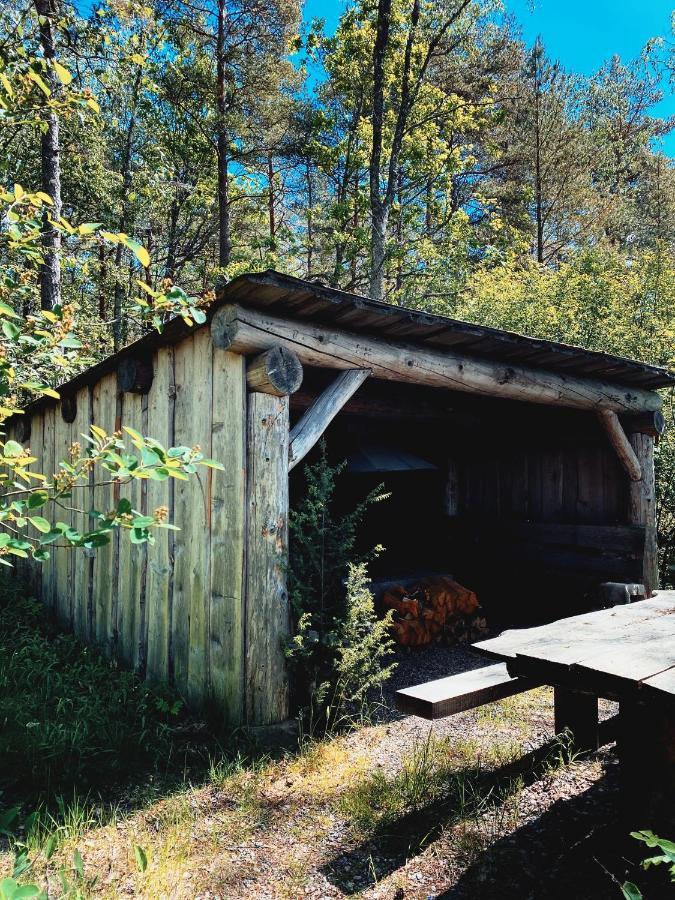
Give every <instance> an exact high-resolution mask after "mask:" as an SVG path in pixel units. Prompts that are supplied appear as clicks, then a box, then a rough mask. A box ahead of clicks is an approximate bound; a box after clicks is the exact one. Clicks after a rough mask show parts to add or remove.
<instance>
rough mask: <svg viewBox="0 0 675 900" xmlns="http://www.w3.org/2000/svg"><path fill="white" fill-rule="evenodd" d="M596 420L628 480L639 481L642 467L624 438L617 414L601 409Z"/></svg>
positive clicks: (628, 442)
mask: <svg viewBox="0 0 675 900" xmlns="http://www.w3.org/2000/svg"><path fill="white" fill-rule="evenodd" d="M598 419H599V420H600V424H601V425H602V427H603V428H604V429H605V432H606V433H607V437H608V438H609V442H610V444H611V445H612V447H614V450H615V451H616V455H617V456H618V457H619V462H620V463H621V465H622V466H623V467H624V469H625V470H626V472H627V473H628V477H629V478H630V480H631V481H641V480H642V467H641V465H640V461H639V459H638V458H637V456H636V455H635V451H634V450H633V448H632V447H631V444H630V441H629V440H628V438H627V437H626V432H625V431H624V430H623V427H622V426H621V422H620V421H619V417H618V416H617V414H616V413H615V412H612V410H611V409H601V410H599V411H598Z"/></svg>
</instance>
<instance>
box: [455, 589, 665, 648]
mask: <svg viewBox="0 0 675 900" xmlns="http://www.w3.org/2000/svg"><path fill="white" fill-rule="evenodd" d="M673 610H675V591H663V592H659V594H657V595H656V596H655V597H652V598H650V599H649V600H640V601H638V602H637V603H630V604H626V605H625V606H623V605H622V606H614V607H612V608H611V609H601V610H595V611H593V612H590V613H582V614H581V615H578V616H570V617H568V618H566V619H558V620H557V621H555V622H550V623H548V624H547V625H538V626H536V627H534V628H519V629H512V630H509V631H505V632H503V634H500V635H499V636H498V637H496V638H489V639H488V640H486V641H479V642H478V643H476V644H473V645H472V649H474V650H476V651H477V652H479V653H481V654H482V655H484V656H488V657H490V658H494V659H499V660H508V659H509V658H513V657H515V656H517V655H518V654H519V653H521V652H523V651H527V652H528V653H531V652H532V650H533V649H534V648H535V647H536V648H537V649H539V650H541V651H542V652H544V651H545V649H546V648H547V647H550V648H551V650H553V649H554V648H560V647H561V646H563V647H567V646H569V647H574V646H576V645H580V644H582V643H585V642H592V641H596V640H597V639H598V634H599V633H608V632H615V631H616V630H617V629H623V628H631V629H633V628H634V627H636V626H639V625H640V624H641V623H644V622H646V621H648V620H649V619H652V618H654V617H657V616H663V615H667V614H668V613H670V612H672V611H673Z"/></svg>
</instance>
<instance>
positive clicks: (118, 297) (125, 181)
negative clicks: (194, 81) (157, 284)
mask: <svg viewBox="0 0 675 900" xmlns="http://www.w3.org/2000/svg"><path fill="white" fill-rule="evenodd" d="M142 81H143V67H142V66H140V65H139V66H137V68H136V74H135V77H134V83H133V88H132V92H131V111H130V114H129V122H128V124H127V131H126V134H125V136H124V148H123V150H122V161H121V162H122V164H121V173H120V174H121V175H122V211H121V213H120V218H119V230H120V232H123V233H124V234H126V233H127V231H128V229H129V219H130V216H129V199H128V198H129V194H130V193H131V186H132V177H131V164H132V161H133V149H134V132H135V130H136V117H137V114H138V101H139V97H140V91H141V84H142ZM122 250H123V248H122V244H118V245H117V247H116V249H115V291H114V293H113V348H114V349H115V350H119V349H120V347H121V346H122V344H123V343H124V338H125V328H124V320H123V313H124V310H123V304H124V295H125V292H126V287H125V285H124V284H123V283H122V278H121V275H120V269H121V267H122V256H123V253H122Z"/></svg>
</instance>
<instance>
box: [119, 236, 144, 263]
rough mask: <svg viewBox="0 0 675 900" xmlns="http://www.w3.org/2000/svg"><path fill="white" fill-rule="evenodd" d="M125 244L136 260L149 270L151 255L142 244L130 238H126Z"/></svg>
mask: <svg viewBox="0 0 675 900" xmlns="http://www.w3.org/2000/svg"><path fill="white" fill-rule="evenodd" d="M124 243H125V244H126V246H127V247H128V248H129V249H130V250H131V251H132V252H133V253H134V255H135V257H136V259H137V260H138V261H139V263H140V264H141V265H142V266H144V267H145V268H147V267H148V266H149V265H150V254H149V253H148V251H147V250H146V249H145V247H144V246H143V244H141V243H140V242H139V241H135V240H134V239H133V238H130V237H125V238H124Z"/></svg>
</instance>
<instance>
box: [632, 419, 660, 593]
mask: <svg viewBox="0 0 675 900" xmlns="http://www.w3.org/2000/svg"><path fill="white" fill-rule="evenodd" d="M629 441H630V444H631V447H632V448H633V450H634V452H635V456H636V457H637V459H638V461H639V463H640V468H641V470H642V478H641V480H640V481H634V482H632V483H631V486H630V506H629V521H630V524H631V525H640V526H641V527H643V528H644V530H645V546H644V553H643V559H642V584H644V586H645V596H646V597H651V596H652V594H653V593H654V591H655V590H656V588H657V587H658V586H659V559H658V547H657V541H656V496H655V493H656V483H655V477H654V438H653V437H652V436H651V435H649V434H642V433H641V432H635V433H634V434H631V435H630V436H629Z"/></svg>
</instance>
